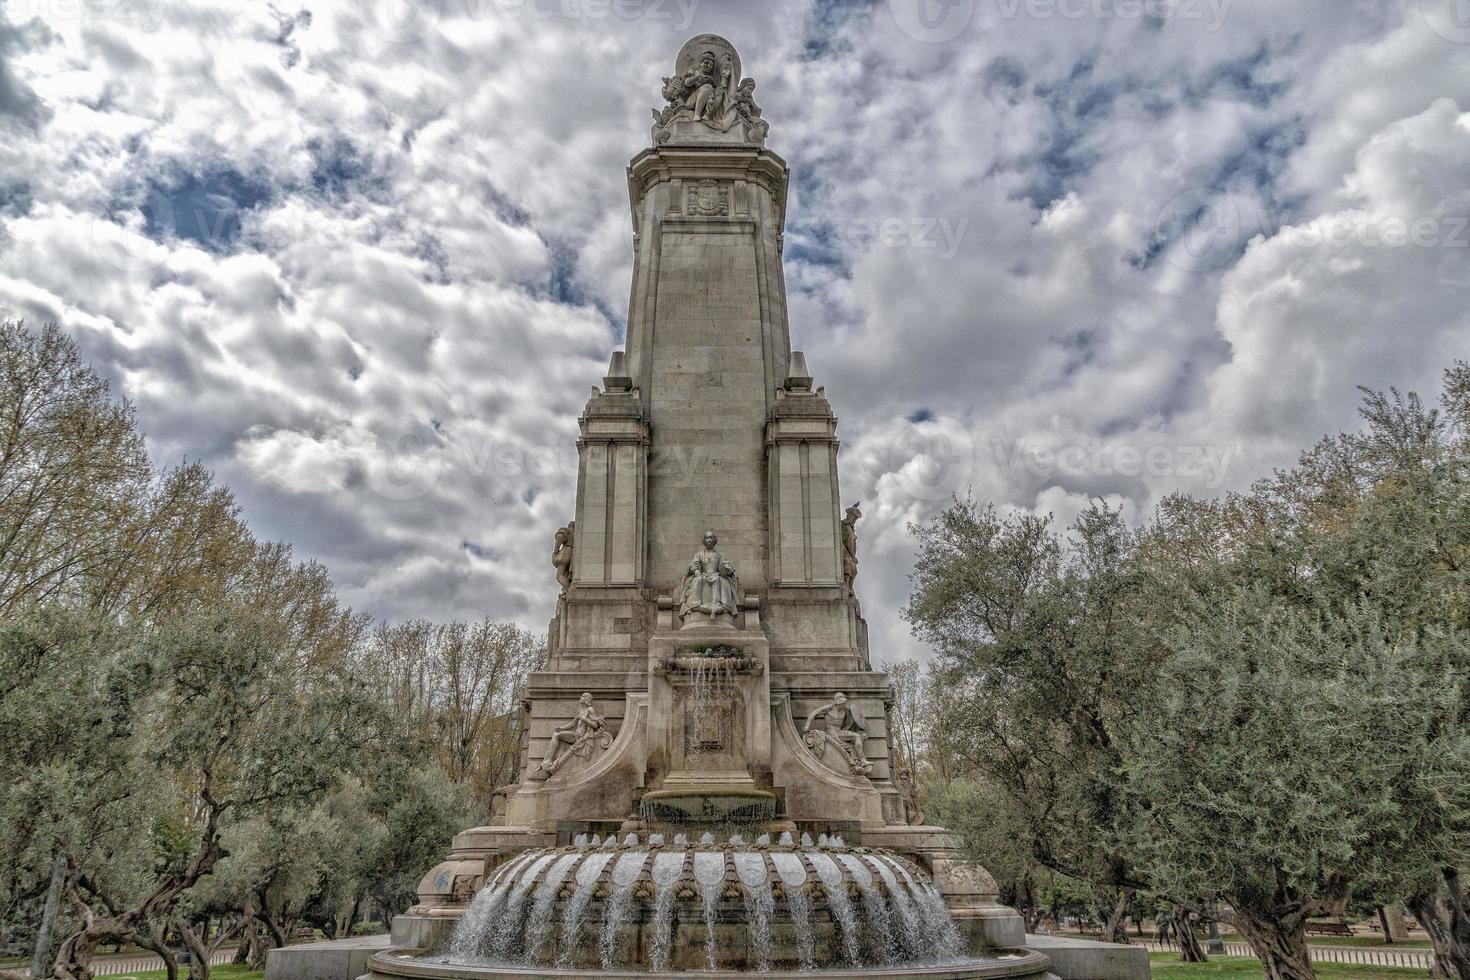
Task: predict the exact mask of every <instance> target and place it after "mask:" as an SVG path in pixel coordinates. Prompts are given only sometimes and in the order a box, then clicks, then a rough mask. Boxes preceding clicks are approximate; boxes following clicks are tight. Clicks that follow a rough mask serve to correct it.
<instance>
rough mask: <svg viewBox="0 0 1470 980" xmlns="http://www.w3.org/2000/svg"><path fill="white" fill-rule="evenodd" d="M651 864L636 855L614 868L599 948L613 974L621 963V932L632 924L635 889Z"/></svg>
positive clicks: (604, 964) (640, 854)
mask: <svg viewBox="0 0 1470 980" xmlns="http://www.w3.org/2000/svg"><path fill="white" fill-rule="evenodd" d="M634 843H636V840H635V841H634ZM647 860H648V855H647V854H646V853H645V852H643V851H632V852H629V853H627V854H624V855H622V856H621V857H619V858H618V863H617V864H615V865H613V870H612V884H613V893H612V898H610V899H609V900H608V903H607V908H606V909H605V910H604V911H603V914H602V939H601V941H600V942H599V943H598V944H597V950H598V952H599V953H600V954H601V960H602V968H603V969H604V970H611V969H612V968H613V965H614V964H615V963H616V962H617V958H618V930H619V929H621V928H622V927H623V926H624V925H625V924H626V923H627V922H628V919H629V912H630V911H631V909H632V905H633V886H634V885H636V884H637V883H638V875H639V874H641V873H642V871H643V865H644V863H645V862H646V861H647Z"/></svg>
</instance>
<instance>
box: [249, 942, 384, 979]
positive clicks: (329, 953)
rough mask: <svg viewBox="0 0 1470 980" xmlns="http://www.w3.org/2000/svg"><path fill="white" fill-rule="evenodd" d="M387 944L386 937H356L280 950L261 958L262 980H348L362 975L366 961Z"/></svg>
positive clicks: (274, 950)
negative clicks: (263, 976)
mask: <svg viewBox="0 0 1470 980" xmlns="http://www.w3.org/2000/svg"><path fill="white" fill-rule="evenodd" d="M389 943H390V939H389V937H388V936H356V937H353V938H351V939H334V940H332V941H330V942H324V943H305V944H303V945H300V946H282V947H281V948H280V949H273V950H271V951H270V952H269V953H267V954H266V956H265V976H266V980H339V978H340V980H351V978H355V977H359V976H362V975H363V974H364V973H366V972H367V969H368V958H369V957H371V956H372V955H373V954H374V953H378V952H382V951H383V950H386V949H387V948H388V947H389Z"/></svg>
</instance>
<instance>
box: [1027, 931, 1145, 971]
mask: <svg viewBox="0 0 1470 980" xmlns="http://www.w3.org/2000/svg"><path fill="white" fill-rule="evenodd" d="M1026 948H1027V949H1034V950H1036V951H1037V952H1039V953H1045V954H1046V955H1047V956H1048V957H1049V958H1050V959H1051V972H1052V973H1055V974H1056V975H1057V976H1059V977H1061V978H1062V980H1149V977H1150V975H1151V973H1150V970H1149V965H1148V950H1146V949H1144V948H1143V947H1142V946H1120V945H1118V944H1117V943H1100V942H1098V941H1097V940H1095V939H1077V938H1074V937H1072V936H1027V937H1026Z"/></svg>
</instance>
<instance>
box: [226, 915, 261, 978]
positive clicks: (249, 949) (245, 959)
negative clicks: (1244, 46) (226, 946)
mask: <svg viewBox="0 0 1470 980" xmlns="http://www.w3.org/2000/svg"><path fill="white" fill-rule="evenodd" d="M245 914H246V916H247V918H246V919H245V928H244V930H243V931H242V933H241V936H240V945H239V947H238V948H237V949H236V950H235V958H234V960H233V961H232V962H234V963H237V964H240V965H244V964H246V963H249V962H250V961H251V960H253V959H254V958H255V947H256V946H258V945H259V944H260V938H259V937H260V926H258V925H256V923H255V910H254V909H252V908H249V907H247V908H246V910H245Z"/></svg>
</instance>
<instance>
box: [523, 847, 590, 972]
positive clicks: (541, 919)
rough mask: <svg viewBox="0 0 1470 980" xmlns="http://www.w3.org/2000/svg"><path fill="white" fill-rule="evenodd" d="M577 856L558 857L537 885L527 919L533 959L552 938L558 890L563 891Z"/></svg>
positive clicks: (527, 939)
mask: <svg viewBox="0 0 1470 980" xmlns="http://www.w3.org/2000/svg"><path fill="white" fill-rule="evenodd" d="M577 857H578V856H577V855H576V854H563V855H562V856H561V857H559V858H557V859H556V863H555V864H553V865H552V866H551V870H550V871H548V872H547V874H546V877H545V879H543V880H542V882H541V883H540V884H539V885H537V886H536V895H535V898H534V900H533V904H532V907H531V914H530V916H529V917H528V919H527V921H526V942H525V945H526V951H527V955H528V956H529V957H530V958H531V959H533V960H537V959H540V958H541V954H542V951H543V950H544V949H545V948H546V944H547V943H548V942H549V941H550V939H551V926H552V923H551V908H552V906H553V905H554V904H555V902H556V895H557V892H559V891H561V883H562V881H563V880H565V879H566V876H567V872H568V871H570V870H571V869H572V865H574V864H576V863H577Z"/></svg>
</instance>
